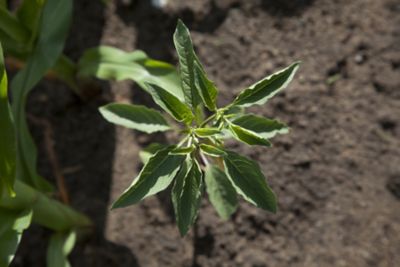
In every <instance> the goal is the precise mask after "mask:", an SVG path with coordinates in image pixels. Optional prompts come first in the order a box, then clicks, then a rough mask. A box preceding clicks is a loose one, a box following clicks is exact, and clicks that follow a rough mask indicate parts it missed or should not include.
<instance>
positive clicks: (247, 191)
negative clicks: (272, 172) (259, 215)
mask: <svg viewBox="0 0 400 267" xmlns="http://www.w3.org/2000/svg"><path fill="white" fill-rule="evenodd" d="M226 153H227V155H226V156H225V157H224V165H225V172H226V174H227V176H228V178H229V180H230V181H231V183H232V185H233V187H234V188H235V189H236V191H237V192H238V193H239V194H240V195H242V196H243V198H244V199H245V200H247V201H249V202H250V203H252V204H254V205H256V206H257V207H259V208H262V209H265V210H268V211H271V212H274V213H275V212H276V205H277V204H276V197H275V194H274V192H272V190H271V189H270V188H269V186H268V185H267V183H266V181H265V177H264V175H263V174H262V172H261V169H260V167H259V166H258V164H257V162H255V161H253V160H250V159H248V158H246V157H243V156H241V155H239V154H237V153H235V152H232V151H226Z"/></svg>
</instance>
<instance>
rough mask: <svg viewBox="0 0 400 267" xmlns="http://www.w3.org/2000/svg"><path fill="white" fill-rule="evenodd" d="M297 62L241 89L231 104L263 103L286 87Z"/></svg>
mask: <svg viewBox="0 0 400 267" xmlns="http://www.w3.org/2000/svg"><path fill="white" fill-rule="evenodd" d="M299 64H300V63H299V62H296V63H293V64H292V65H290V66H289V67H287V68H285V69H283V70H280V71H278V72H276V73H274V74H272V75H271V76H268V77H266V78H264V79H263V80H261V81H259V82H257V83H256V84H254V85H252V86H250V87H249V88H247V89H245V90H243V91H242V92H241V93H240V94H239V95H238V96H237V97H236V99H235V100H234V101H233V103H232V104H233V105H236V106H242V107H249V106H252V105H263V104H264V103H265V102H267V100H268V99H270V98H271V97H273V96H274V95H276V94H277V93H278V92H279V91H280V90H282V89H284V88H286V86H287V85H288V84H289V83H290V81H291V80H292V79H293V76H294V75H295V73H296V71H297V70H298V68H299Z"/></svg>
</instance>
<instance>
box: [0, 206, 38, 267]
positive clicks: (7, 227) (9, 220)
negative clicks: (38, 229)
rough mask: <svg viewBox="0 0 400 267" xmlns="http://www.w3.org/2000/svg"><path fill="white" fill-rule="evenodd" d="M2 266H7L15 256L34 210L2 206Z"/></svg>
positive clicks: (0, 216) (0, 213)
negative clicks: (17, 209)
mask: <svg viewBox="0 0 400 267" xmlns="http://www.w3.org/2000/svg"><path fill="white" fill-rule="evenodd" d="M0 221H1V224H0V266H1V267H3V266H4V267H7V266H8V265H9V264H10V263H11V261H12V260H13V258H14V255H15V252H16V251H17V248H18V245H19V242H20V241H21V237H22V233H23V231H24V230H25V229H26V228H28V227H29V225H30V224H31V221H32V211H31V210H29V209H28V210H24V211H10V210H6V209H3V208H0Z"/></svg>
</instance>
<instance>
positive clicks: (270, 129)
mask: <svg viewBox="0 0 400 267" xmlns="http://www.w3.org/2000/svg"><path fill="white" fill-rule="evenodd" d="M232 123H233V124H235V125H237V126H239V127H241V128H244V129H247V130H249V131H252V132H254V133H256V134H257V135H259V136H261V137H263V138H272V137H274V136H275V135H277V134H286V133H288V132H289V128H288V127H287V126H286V125H285V124H284V123H281V122H279V121H277V120H270V119H267V118H264V117H260V116H256V115H254V114H246V115H243V116H241V117H239V118H236V119H235V120H233V121H232Z"/></svg>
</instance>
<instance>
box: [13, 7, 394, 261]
mask: <svg viewBox="0 0 400 267" xmlns="http://www.w3.org/2000/svg"><path fill="white" fill-rule="evenodd" d="M109 2H110V3H109V4H108V5H103V4H102V1H89V0H86V1H82V0H76V1H75V11H74V12H75V14H74V19H73V20H74V21H73V25H72V29H71V34H70V36H69V39H68V42H67V45H66V49H65V52H66V53H67V54H68V55H70V56H71V57H73V58H78V57H79V56H80V55H81V54H82V52H83V50H84V49H85V48H87V47H91V46H96V45H98V44H107V45H113V46H116V47H119V48H121V49H125V50H134V49H142V50H144V51H145V52H147V53H148V54H149V55H150V56H151V57H153V58H157V59H161V60H165V61H169V62H172V63H176V62H177V58H176V54H175V52H174V49H173V43H172V33H173V30H174V27H175V24H176V20H177V18H182V19H183V20H184V21H185V23H186V24H187V25H188V26H189V27H190V29H191V31H192V36H193V41H194V44H195V48H196V50H197V52H198V55H199V57H200V59H201V60H202V62H203V63H204V65H205V68H206V70H207V72H208V73H209V76H210V77H211V78H212V79H213V80H214V81H215V82H216V84H217V85H218V86H219V88H220V90H221V92H220V95H219V103H220V104H221V105H223V104H226V103H227V102H228V101H230V100H231V99H232V98H233V97H234V96H235V94H237V92H238V91H239V90H240V89H241V88H244V87H245V86H246V85H249V84H252V83H253V82H255V81H257V80H258V79H260V78H262V77H264V76H266V75H267V74H269V73H271V72H273V71H276V70H278V69H279V68H281V67H283V66H286V65H289V64H290V63H291V62H293V61H295V60H302V62H303V63H302V65H301V69H300V71H299V73H298V75H297V77H296V78H295V80H294V81H293V82H292V84H291V85H290V86H289V88H288V89H287V90H286V91H285V92H283V93H281V94H279V95H278V96H277V97H275V98H274V99H272V100H270V101H269V102H268V104H267V105H265V106H263V107H259V108H252V110H251V111H253V112H256V113H257V114H260V115H265V116H267V117H274V118H279V119H280V120H282V121H285V122H287V123H288V124H289V125H290V127H291V132H290V134H288V135H285V136H279V137H277V138H275V139H274V140H273V143H274V147H273V148H270V149H265V148H262V147H250V148H249V147H245V146H242V145H239V144H237V143H236V142H230V143H229V146H230V147H231V148H232V149H235V150H236V151H238V152H241V153H243V154H245V155H247V156H249V157H251V158H253V159H255V160H257V161H259V162H260V165H261V167H262V170H263V172H264V174H265V175H266V177H267V178H268V182H269V184H270V185H271V186H272V188H273V189H274V191H275V192H276V193H277V195H278V196H279V211H278V213H277V214H275V215H273V214H270V213H267V212H264V211H262V210H259V209H257V208H254V207H253V206H251V205H249V204H247V203H245V202H244V201H242V202H241V203H240V208H239V210H238V211H237V212H236V213H235V214H234V216H233V217H232V218H231V219H230V220H229V221H222V220H221V219H219V218H218V217H217V215H216V213H215V211H214V210H213V208H212V207H211V205H210V203H209V202H208V200H207V199H206V198H205V199H204V201H203V203H202V207H201V211H200V215H199V218H198V221H197V225H196V227H195V228H194V229H192V230H191V231H190V233H189V234H188V235H187V236H186V237H183V238H181V237H180V235H179V233H178V230H177V228H176V225H175V221H174V216H173V211H172V208H171V203H170V199H169V192H165V193H162V194H159V195H157V196H156V197H151V198H148V199H146V200H145V201H143V202H142V203H141V204H139V205H136V206H133V207H130V208H126V209H120V210H115V211H110V210H109V207H110V203H111V202H112V201H113V200H115V199H116V197H117V196H118V195H119V194H120V193H121V192H122V191H123V190H124V189H125V188H126V187H127V186H128V185H129V184H130V182H131V180H132V178H133V177H135V176H136V174H137V173H138V171H139V169H140V167H141V164H140V161H139V160H138V151H139V149H140V148H141V147H143V146H144V145H146V144H148V143H150V142H152V141H154V140H163V139H165V138H166V137H164V136H163V135H155V136H150V137H148V136H145V135H143V134H140V133H138V132H133V131H130V130H127V129H123V128H120V127H114V126H113V125H111V124H109V123H107V122H106V121H105V120H103V119H102V118H101V117H100V115H99V112H98V110H97V108H98V107H99V106H101V105H103V104H105V103H108V102H110V101H120V102H121V101H125V102H134V103H141V104H148V105H152V102H151V101H150V99H149V97H148V96H146V95H145V93H143V91H141V90H140V89H139V88H138V87H137V86H135V85H134V84H133V83H131V82H121V83H114V82H111V83H101V86H102V88H103V91H102V93H101V94H100V95H98V96H95V97H94V98H92V99H91V100H89V101H86V102H83V101H81V100H79V98H77V97H76V96H74V95H73V93H71V91H70V90H69V89H68V88H67V87H66V86H64V85H63V84H61V83H58V82H54V81H46V82H42V83H41V84H40V85H39V86H37V88H36V89H35V90H34V91H33V92H32V93H31V97H30V100H29V103H28V112H29V114H31V115H32V116H36V117H39V118H43V119H46V120H48V121H49V122H50V123H51V125H52V127H53V130H54V133H55V136H54V141H55V148H56V151H57V155H58V157H59V160H60V164H61V166H62V168H63V171H64V174H65V177H66V180H67V184H68V189H69V191H70V195H71V198H72V206H73V207H75V208H76V209H78V210H80V211H82V212H85V213H87V214H89V216H90V217H91V218H92V219H93V221H94V222H95V223H96V225H97V228H96V233H95V234H94V235H93V236H92V237H91V238H90V239H89V240H86V241H82V242H80V243H79V244H78V246H77V247H76V248H75V249H74V251H73V253H72V255H71V257H70V259H71V263H72V266H93V267H102V266H107V267H112V266H118V267H123V266H129V267H135V266H141V267H144V266H163V267H165V266H171V267H177V266H192V267H194V266H204V267H205V266H226V267H230V266H244V267H247V266H248V267H256V266H257V267H261V266H264V267H267V266H268V267H271V266H283V267H285V266H291V267H293V266H294V267H296V266H308V267H313V266H315V267H317V266H318V267H324V266H349V267H357V266H359V267H364V266H374V267H375V266H387V267H393V266H398V264H399V262H400V254H399V253H398V252H399V251H400V212H399V210H400V149H399V147H400V121H399V118H400V72H399V67H400V27H399V25H400V3H399V1H397V0H380V1H376V0H354V1H347V0H337V1H331V0H297V1H291V0H280V1H273V0H264V1H260V0H251V1H246V0H215V1H214V0H204V1H184V0H179V1H178V0H174V1H172V0H171V1H169V2H170V3H169V4H168V6H167V7H165V8H163V9H156V8H153V7H152V6H151V5H150V4H149V2H150V1H109ZM31 128H32V132H33V134H34V137H35V140H36V142H37V144H38V148H39V170H40V173H41V174H42V175H43V176H45V177H48V178H49V179H53V178H52V177H53V173H52V170H51V165H50V164H49V161H48V156H47V154H46V152H45V149H44V140H43V129H42V128H41V127H40V126H38V125H35V124H34V123H31ZM49 234H50V233H49V232H48V231H47V230H44V229H42V228H40V227H38V226H35V227H33V228H31V229H30V230H29V231H27V234H26V235H25V236H24V237H23V239H22V244H21V247H20V249H19V251H18V253H17V256H16V259H15V261H14V263H13V266H14V267H22V266H24V267H27V266H29V267H39V266H40V267H42V266H45V248H46V245H47V240H48V239H47V237H48V236H49ZM396 262H397V263H396Z"/></svg>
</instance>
